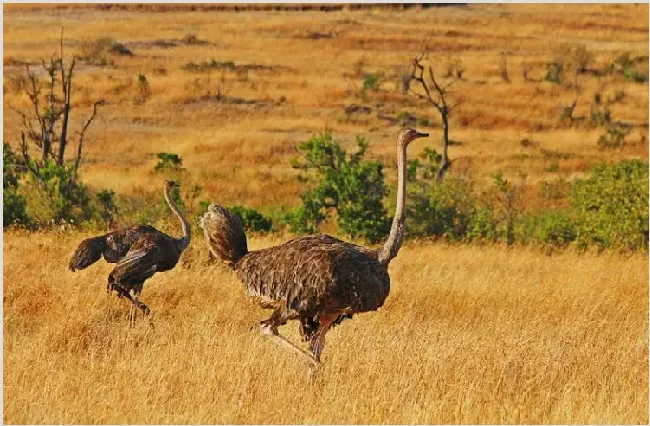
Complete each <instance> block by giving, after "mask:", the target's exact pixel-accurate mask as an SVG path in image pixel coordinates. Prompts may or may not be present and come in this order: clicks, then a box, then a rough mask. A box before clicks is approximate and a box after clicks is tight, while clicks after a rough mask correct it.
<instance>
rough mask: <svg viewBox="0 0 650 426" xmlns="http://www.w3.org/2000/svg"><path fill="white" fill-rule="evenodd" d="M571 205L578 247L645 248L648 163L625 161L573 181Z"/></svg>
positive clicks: (601, 167) (602, 167)
mask: <svg viewBox="0 0 650 426" xmlns="http://www.w3.org/2000/svg"><path fill="white" fill-rule="evenodd" d="M571 204H572V206H573V209H574V211H575V213H576V215H577V219H578V225H577V235H576V240H577V242H578V244H579V245H580V246H583V247H584V246H587V245H591V244H595V245H597V246H599V247H600V248H610V247H627V248H631V249H638V248H644V249H647V247H648V164H647V163H645V162H642V161H640V160H626V161H623V162H621V163H619V164H607V165H601V166H598V167H596V169H595V170H594V172H593V174H592V175H591V176H590V177H589V178H588V179H584V180H577V181H576V182H574V185H573V189H572V194H571Z"/></svg>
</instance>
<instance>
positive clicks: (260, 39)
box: [3, 4, 649, 424]
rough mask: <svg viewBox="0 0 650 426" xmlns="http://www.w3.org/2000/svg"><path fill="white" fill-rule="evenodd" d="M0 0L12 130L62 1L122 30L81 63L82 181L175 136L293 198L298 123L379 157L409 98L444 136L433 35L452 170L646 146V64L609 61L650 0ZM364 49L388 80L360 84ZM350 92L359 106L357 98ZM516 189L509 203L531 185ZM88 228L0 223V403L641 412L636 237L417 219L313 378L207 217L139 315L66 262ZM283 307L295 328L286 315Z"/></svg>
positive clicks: (253, 195)
mask: <svg viewBox="0 0 650 426" xmlns="http://www.w3.org/2000/svg"><path fill="white" fill-rule="evenodd" d="M3 9H4V22H3V25H4V34H3V36H4V40H3V48H4V57H3V69H4V80H3V89H4V97H3V105H4V107H5V108H4V114H3V139H4V141H6V142H9V143H11V144H12V145H14V146H17V143H18V141H19V134H20V130H21V125H20V121H19V117H18V116H17V115H16V114H15V113H13V112H12V111H11V110H10V108H9V107H18V108H21V107H23V108H24V107H25V106H26V105H27V104H26V99H25V95H24V93H22V90H21V86H20V85H21V79H20V76H21V75H22V74H23V73H24V64H25V63H31V64H34V67H37V66H38V64H39V63H40V60H41V58H48V57H49V56H50V55H52V54H55V53H57V52H58V51H59V50H58V49H59V36H60V30H61V26H64V27H65V28H64V44H65V49H66V55H72V54H73V53H75V54H80V55H84V54H88V51H89V49H90V47H89V46H92V44H93V43H94V42H95V41H96V40H97V39H100V38H112V39H113V40H114V41H115V42H119V43H123V44H124V45H125V46H126V47H127V48H128V49H130V50H131V51H132V55H131V56H119V55H113V56H111V57H110V59H111V61H112V62H113V63H112V64H110V65H105V66H100V65H97V64H92V63H91V61H89V60H79V63H78V68H77V74H76V80H75V84H76V85H77V86H76V87H77V91H76V92H75V95H74V97H73V101H74V102H73V107H74V110H73V124H74V128H75V129H76V128H77V126H78V124H79V122H80V120H81V119H82V118H85V117H87V115H88V113H89V111H90V105H91V104H92V102H93V101H94V100H97V99H100V98H103V99H105V100H106V104H105V105H104V106H103V107H102V108H101V112H100V116H99V118H98V120H97V121H96V122H94V123H93V126H92V127H91V129H90V131H89V133H88V135H87V140H86V141H87V145H86V148H87V149H86V151H85V152H86V155H85V157H84V161H83V165H82V168H81V180H82V181H83V182H84V183H85V184H87V185H88V186H89V187H90V188H91V189H92V190H93V191H100V190H102V189H112V190H115V191H116V192H117V193H118V194H124V195H128V196H131V197H138V196H139V194H143V193H150V192H156V193H159V192H160V190H161V188H160V186H161V185H160V184H161V181H162V179H163V177H162V176H161V175H160V174H156V173H154V172H153V168H154V165H155V163H156V159H155V153H157V152H162V151H165V152H172V153H176V154H179V155H181V156H182V158H183V167H185V168H186V171H185V172H183V174H182V175H181V176H180V179H181V181H182V184H183V188H189V187H190V185H194V184H198V185H200V186H201V187H202V192H201V194H200V199H206V200H211V201H217V202H219V203H221V204H224V205H230V204H242V205H246V206H249V207H254V208H259V209H260V210H262V211H264V212H267V211H268V210H269V209H273V208H290V207H293V206H296V205H297V204H298V203H299V201H300V199H299V194H300V193H301V191H302V190H303V189H304V186H303V184H302V183H301V182H300V181H299V180H298V179H296V177H297V174H298V171H296V170H295V169H293V168H292V167H291V159H292V158H293V157H294V156H295V150H294V145H295V144H297V143H300V142H302V141H305V140H306V139H307V138H309V137H310V136H311V135H313V134H317V133H319V132H322V131H326V130H329V131H331V132H332V133H333V135H334V137H335V138H336V139H339V140H341V141H342V142H343V145H344V146H345V147H346V148H351V147H353V146H354V140H355V137H356V135H362V136H364V137H366V138H367V139H368V140H369V142H370V146H369V157H371V158H374V159H379V160H381V161H382V162H383V163H384V165H385V167H386V170H385V174H386V177H387V179H388V180H389V181H391V183H393V182H394V179H395V177H396V172H395V165H394V161H395V157H394V156H395V153H394V151H395V141H394V138H395V135H396V133H397V130H398V128H399V123H398V122H399V117H404V116H405V115H406V114H407V113H408V114H411V115H413V116H415V117H416V120H415V121H416V126H417V128H418V129H419V130H422V131H428V132H430V133H431V134H432V137H431V138H429V139H428V140H427V141H422V140H420V141H418V142H414V143H413V145H412V146H411V148H410V154H411V155H415V154H417V153H418V152H419V151H420V150H421V149H422V148H423V147H425V146H431V147H434V148H437V149H439V142H438V141H439V134H440V125H439V117H438V116H437V114H436V112H435V110H434V109H433V108H432V107H430V106H428V105H426V104H423V103H421V102H420V101H418V100H417V99H416V98H415V97H413V96H410V95H405V94H403V93H402V90H401V84H402V77H403V75H404V74H405V73H408V72H409V63H410V61H411V59H412V58H413V57H414V56H416V55H418V54H419V53H420V52H421V51H422V49H423V48H424V47H425V46H428V48H429V49H430V50H431V51H432V52H433V53H434V58H435V61H434V65H435V67H436V68H435V69H436V72H439V73H441V74H444V73H445V70H446V67H447V64H453V63H454V62H455V61H460V62H461V63H462V66H463V68H464V73H463V79H462V80H460V81H458V82H457V83H456V84H455V85H454V86H453V93H452V96H453V97H454V99H456V100H461V99H462V101H463V103H462V105H461V106H460V107H459V109H458V110H456V111H454V113H453V114H452V116H451V121H450V126H451V131H450V137H451V139H453V140H454V141H455V143H454V144H453V145H452V146H451V147H450V152H449V155H450V157H451V159H452V160H453V161H454V163H453V167H452V169H451V171H450V173H452V174H459V175H469V176H471V177H472V178H474V179H476V180H477V181H478V182H479V183H480V182H484V183H486V184H487V183H488V182H490V181H491V179H492V177H491V176H492V174H493V173H494V172H495V171H502V172H503V173H504V174H505V176H506V177H508V178H512V179H522V178H523V177H524V175H525V178H526V182H527V184H529V185H535V184H537V183H539V182H543V181H553V180H556V179H558V178H562V179H568V180H570V179H573V178H575V177H581V176H584V175H586V174H587V173H588V172H589V170H590V168H591V166H593V165H594V164H597V163H601V162H604V161H619V160H622V159H628V158H640V159H643V160H645V161H647V160H648V145H647V141H648V83H647V82H643V83H638V82H634V81H631V80H630V79H627V78H624V77H623V76H622V75H620V74H616V73H603V72H602V71H603V70H605V69H606V68H607V67H608V66H609V64H611V63H612V62H614V61H615V59H616V58H617V57H620V55H621V54H623V53H625V52H629V53H630V55H631V56H632V57H636V58H640V59H639V67H641V68H643V67H645V70H643V69H641V71H642V72H646V73H647V66H648V56H647V55H648V5H647V4H639V5H631V4H627V5H622V4H609V5H607V4H596V5H578V4H574V5H561V4H552V5H533V4H527V5H513V4H507V5H470V6H467V7H445V8H428V9H423V8H419V7H415V8H410V9H406V10H397V9H390V8H377V7H375V8H362V9H360V10H353V9H351V8H343V9H342V10H332V11H329V12H324V11H318V10H306V11H300V12H298V11H288V10H242V11H238V12H236V11H234V10H231V9H228V7H225V6H224V7H213V8H212V9H211V7H210V6H200V7H197V8H195V9H196V10H191V9H190V6H189V5H149V6H146V7H141V6H138V5H121V6H114V7H108V6H106V5H71V6H66V5H37V4H32V5H29V4H28V5H4V6H3ZM223 9H227V10H223ZM582 45H583V46H584V47H585V48H586V49H587V51H588V52H590V53H591V54H592V61H591V63H590V65H589V71H588V72H586V73H584V74H581V75H580V76H579V81H578V83H579V87H580V90H579V91H578V93H579V94H578V97H577V106H576V109H575V111H574V117H575V118H576V119H575V120H574V122H572V123H567V122H566V121H562V120H560V119H559V116H560V111H561V109H562V107H563V106H567V105H570V104H571V102H573V100H574V99H576V91H575V87H572V86H571V85H570V84H569V83H565V84H562V85H557V84H553V83H550V82H548V81H544V76H545V73H546V71H547V64H548V63H549V62H551V61H553V60H555V59H556V58H558V57H562V53H561V51H562V46H573V47H575V46H582ZM502 53H506V54H507V57H508V73H509V80H510V81H509V82H506V81H504V79H503V78H502V76H501V71H500V68H499V63H500V59H501V54H502ZM644 58H645V59H644ZM213 59H214V61H215V62H214V63H221V64H227V63H229V62H232V65H221V69H217V68H218V66H213V65H210V64H212V63H213V62H212V60H213ZM564 59H566V58H564ZM190 64H194V65H192V66H194V67H196V66H198V67H200V66H201V64H204V67H207V68H211V69H209V70H207V71H201V72H196V71H187V70H186V69H187V68H188V66H190ZM192 66H190V68H191V67H192ZM522 69H529V72H528V75H527V78H524V76H523V72H522ZM599 73H601V74H602V75H597V74H599ZM369 74H373V75H377V76H378V83H377V85H376V87H375V88H374V89H372V90H367V91H366V93H365V94H363V93H362V92H363V90H362V89H363V86H364V80H366V78H367V76H368V75H369ZM140 75H144V76H145V77H146V80H147V82H148V85H149V91H150V93H149V95H148V97H147V99H146V100H145V101H144V102H143V101H142V99H141V98H142V91H141V87H140V86H139V83H138V81H139V78H140V77H139V76H140ZM597 93H600V94H601V97H602V99H610V100H611V102H610V104H609V106H610V109H611V115H612V117H613V119H614V120H615V121H616V122H620V123H623V124H624V125H626V126H628V127H629V129H631V131H630V134H629V135H628V137H627V139H626V143H625V145H624V146H623V147H621V148H618V149H616V150H613V151H610V150H607V151H603V150H601V149H599V147H598V145H597V141H598V138H599V136H600V135H602V134H603V133H604V129H603V127H600V126H598V125H594V124H593V123H590V120H589V115H590V111H591V108H593V106H594V105H593V103H594V96H595V95H596V94H597ZM354 105H357V106H364V107H367V108H369V109H370V112H369V113H359V112H347V113H346V107H350V106H354ZM348 111H350V110H348ZM525 139H527V140H528V141H529V142H528V143H523V142H522V141H523V140H525ZM69 157H70V158H72V154H71V155H70V156H69ZM529 193H530V194H533V195H531V196H530V199H524V200H523V203H528V204H534V203H535V202H536V201H535V195H534V194H535V191H529V192H527V193H526V194H529ZM408 220H409V219H408V218H407V225H406V226H407V227H408ZM171 223H175V222H173V219H172V222H171ZM163 225H164V226H166V228H164V229H163V230H164V231H166V232H169V233H171V234H173V235H178V234H179V230H178V229H177V227H176V226H175V225H174V227H173V228H170V227H169V224H163ZM97 233H99V231H97V232H94V233H92V232H90V231H78V230H77V231H65V232H64V231H60V230H49V231H45V230H41V231H38V232H32V233H28V232H24V231H18V230H9V231H5V232H3V237H4V241H3V255H4V262H3V291H4V294H3V296H4V297H3V315H4V317H3V361H4V363H3V391H4V392H3V393H4V400H3V408H4V410H3V421H4V422H5V423H11V424H16V423H202V424H203V423H205V424H209V423H330V424H337V423H391V424H404V423H556V424H559V423H614V424H615V423H638V424H646V423H648V420H649V419H648V258H647V253H643V252H640V253H636V254H630V253H627V254H622V253H609V252H605V253H601V254H595V253H592V252H589V251H588V252H585V253H578V252H574V251H570V250H567V251H564V252H557V253H553V254H552V255H551V256H548V255H545V254H544V253H542V252H541V251H540V250H539V249H535V248H526V247H514V248H510V249H507V248H505V247H502V246H499V245H486V246H484V245H445V244H441V243H433V242H418V241H409V242H407V244H406V245H405V247H404V248H403V249H402V251H401V252H400V254H399V256H398V257H397V259H396V260H395V261H393V262H392V263H391V267H390V270H389V272H390V274H391V279H392V287H391V294H390V296H389V297H388V299H387V301H386V304H385V305H384V307H383V308H382V309H380V310H379V311H378V312H374V313H369V314H363V315H359V316H355V318H354V319H353V320H351V321H345V322H343V323H342V324H341V326H340V327H336V328H334V329H333V330H332V331H331V332H330V333H328V339H327V345H326V348H325V351H324V354H323V359H324V365H323V368H322V370H321V371H320V373H319V374H318V376H317V378H316V379H315V380H314V381H312V380H310V379H309V377H308V368H307V367H306V365H304V364H303V363H302V362H301V361H299V360H298V359H296V358H295V357H294V355H292V354H290V353H287V352H285V351H284V350H283V349H281V348H279V347H277V346H275V345H274V344H273V343H272V342H270V341H268V340H267V339H266V338H264V337H263V336H261V335H259V333H258V332H257V331H256V330H251V327H255V326H256V325H257V324H258V321H260V320H262V319H265V318H266V317H265V315H266V314H267V312H263V311H262V310H260V309H259V308H257V307H256V306H254V305H252V304H251V303H250V302H249V301H248V300H247V299H246V298H245V296H244V294H243V291H242V289H241V284H240V283H238V282H237V280H236V279H235V277H234V276H233V275H232V274H231V272H230V271H229V270H227V269H225V268H224V267H222V266H220V265H211V264H209V263H208V262H207V248H206V246H205V243H204V242H203V240H202V235H200V234H199V235H198V236H195V239H194V240H193V242H192V244H191V246H190V248H189V250H188V251H187V252H186V253H184V255H183V257H182V259H181V262H180V264H179V266H178V267H177V268H176V269H174V270H172V271H170V272H167V273H164V274H158V275H156V276H155V277H154V278H152V279H151V280H149V281H148V282H147V283H146V285H145V287H144V291H143V295H142V300H143V301H144V302H145V303H147V304H148V306H149V307H150V308H151V309H152V311H153V312H154V322H155V329H151V328H150V327H149V326H148V325H147V322H146V321H143V320H142V319H141V318H140V321H139V322H138V323H137V325H136V327H135V328H133V329H130V328H129V323H128V315H127V314H128V306H127V303H126V302H125V301H124V300H119V299H117V298H116V297H115V295H113V296H110V297H109V296H108V295H107V294H106V292H105V282H106V277H107V275H108V273H109V271H110V270H111V266H110V265H107V264H105V263H100V264H97V265H93V266H92V267H90V268H88V269H87V270H84V271H80V272H77V273H71V272H69V271H68V270H67V268H66V265H67V262H68V259H69V257H70V255H71V254H72V252H73V251H74V249H75V247H76V245H77V244H78V243H79V242H80V241H81V240H82V239H83V238H86V237H88V236H90V235H94V234H97ZM289 237H290V236H289V235H285V234H273V235H270V236H266V237H253V238H252V239H251V240H250V241H249V246H250V247H251V248H253V249H256V248H261V247H266V246H270V245H272V244H277V243H280V242H283V241H285V240H286V239H288V238H289ZM284 329H286V330H285V332H286V333H287V335H288V336H289V337H290V338H292V339H294V340H297V338H298V333H297V329H296V325H295V324H290V325H289V326H287V327H284Z"/></svg>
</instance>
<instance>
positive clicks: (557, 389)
mask: <svg viewBox="0 0 650 426" xmlns="http://www.w3.org/2000/svg"><path fill="white" fill-rule="evenodd" d="M87 236H89V234H86V233H76V232H75V233H61V232H54V231H52V232H42V233H36V234H25V233H20V232H9V233H5V239H4V251H3V253H4V301H3V307H4V354H3V355H4V372H3V373H4V376H3V378H4V417H3V420H4V422H5V423H330V424H332V423H393V424H395V423H647V422H648V410H647V408H648V405H647V402H648V334H647V329H648V288H647V282H648V260H647V257H646V256H645V255H632V256H623V255H617V254H602V255H595V254H591V253H583V254H576V253H573V252H565V253H564V254H559V255H553V256H550V257H549V256H545V255H543V254H541V253H540V252H539V251H536V250H528V249H523V248H515V249H512V250H507V249H504V248H502V247H498V246H484V247H478V246H446V245H434V244H419V243H415V242H413V243H410V244H408V245H407V246H406V247H405V248H404V249H403V250H402V251H401V252H400V254H399V256H398V258H397V259H396V260H395V261H394V263H392V264H391V267H390V273H391V277H392V288H391V294H390V296H389V298H388V299H387V302H386V304H385V306H384V307H383V308H382V309H380V310H379V311H378V312H374V313H368V314H363V315H358V316H356V317H355V318H354V319H353V320H350V321H344V322H343V323H342V324H341V325H340V326H339V327H336V328H334V329H333V330H332V331H331V332H330V333H328V337H327V345H326V348H325V352H324V358H323V359H324V366H323V368H322V370H321V371H320V374H319V375H318V376H317V378H316V380H315V381H313V382H312V381H311V380H310V379H309V378H308V368H307V366H306V365H305V364H303V362H302V361H299V360H298V359H297V358H295V357H294V355H293V354H291V353H288V352H285V351H284V350H283V349H282V348H279V347H277V346H276V345H274V344H273V343H272V342H271V341H269V340H266V338H264V337H263V336H261V335H259V334H258V333H257V331H256V329H255V328H256V324H257V323H258V321H260V320H261V319H264V318H265V315H267V314H268V312H263V311H262V310H261V309H259V308H258V307H256V306H254V305H253V304H251V303H250V302H249V301H248V300H247V299H246V298H245V296H244V295H243V292H242V289H241V286H240V284H239V283H238V282H237V280H236V279H235V278H234V277H233V276H232V274H231V273H230V271H229V270H227V269H225V268H223V267H220V266H218V265H213V266H210V265H208V264H207V262H206V258H207V251H206V249H205V247H204V245H203V241H201V240H200V239H199V238H197V239H196V240H195V241H194V242H193V243H192V245H191V246H190V250H189V251H188V252H187V253H185V254H184V255H183V260H182V264H179V266H178V267H177V268H176V269H174V270H172V271H170V272H167V273H163V274H158V275H156V276H155V277H154V278H152V279H151V280H150V281H148V282H147V284H146V285H145V288H144V292H143V295H142V300H143V301H145V302H146V303H147V304H148V305H149V307H150V308H151V309H152V311H153V312H154V323H155V329H151V328H150V327H149V326H148V325H147V322H146V321H143V320H142V318H141V317H140V318H139V321H138V323H137V324H136V327H135V328H133V329H130V328H129V325H128V319H127V312H128V306H127V302H125V301H124V300H118V299H117V298H116V297H115V296H114V295H113V296H112V297H109V296H107V295H106V293H105V286H104V284H105V280H106V276H107V274H108V272H109V271H110V269H111V266H110V265H107V264H104V263H100V264H97V265H93V266H92V267H90V268H89V269H87V270H85V271H81V272H76V273H71V272H68V271H67V270H66V262H67V260H68V257H69V255H70V254H71V252H72V251H73V250H74V248H75V246H76V244H77V243H78V242H79V241H80V240H81V239H82V238H84V237H87ZM278 242H279V241H277V240H275V239H272V238H271V237H268V238H265V239H253V240H252V241H251V246H252V248H260V247H264V246H268V245H271V244H276V243H278ZM251 327H252V328H253V330H251ZM296 328H297V327H296V325H295V324H293V323H290V324H289V325H287V326H285V327H283V329H282V331H283V332H285V333H287V335H288V336H289V337H290V338H292V339H295V340H296V341H297V337H298V336H297V330H296Z"/></svg>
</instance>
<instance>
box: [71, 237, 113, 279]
mask: <svg viewBox="0 0 650 426" xmlns="http://www.w3.org/2000/svg"><path fill="white" fill-rule="evenodd" d="M105 249H106V238H105V237H104V236H103V235H102V236H100V237H94V238H86V239H85V240H83V241H82V242H81V244H79V247H77V250H75V252H74V254H73V255H72V259H70V263H69V264H68V269H70V270H71V271H72V272H74V271H75V270H77V269H85V268H87V267H88V266H90V265H92V264H93V263H95V262H97V261H98V260H99V259H100V258H101V257H102V253H103V252H104V250H105Z"/></svg>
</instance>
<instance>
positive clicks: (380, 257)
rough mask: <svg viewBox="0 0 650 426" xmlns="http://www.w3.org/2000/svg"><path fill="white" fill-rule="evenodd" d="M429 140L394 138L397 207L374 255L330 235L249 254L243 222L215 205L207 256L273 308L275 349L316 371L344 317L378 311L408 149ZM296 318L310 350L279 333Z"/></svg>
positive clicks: (396, 232)
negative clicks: (298, 357) (331, 334)
mask: <svg viewBox="0 0 650 426" xmlns="http://www.w3.org/2000/svg"><path fill="white" fill-rule="evenodd" d="M427 136H429V135H428V134H426V133H419V132H417V131H415V130H413V129H403V130H401V131H400V132H399V135H398V139H397V170H398V184H397V208H396V211H395V217H394V219H393V224H392V227H391V230H390V235H389V237H388V240H387V241H386V243H385V244H384V245H383V247H381V248H380V249H377V250H371V249H367V248H364V247H361V246H357V245H354V244H350V243H347V242H345V241H341V240H339V239H336V238H334V237H331V236H329V235H310V236H306V237H299V238H295V239H292V240H290V241H288V242H286V243H284V244H281V245H278V246H274V247H269V248H266V249H263V250H256V251H251V252H249V251H248V247H247V244H246V235H245V234H244V230H243V226H242V223H241V221H240V220H239V218H238V217H237V216H236V215H234V214H233V213H231V212H230V211H228V210H226V209H225V208H223V207H221V206H218V205H211V206H210V207H209V209H208V211H207V213H206V214H205V215H204V216H203V218H202V220H201V224H200V226H201V227H202V228H203V230H204V233H205V237H206V239H207V242H208V246H209V248H210V251H211V252H212V253H213V254H214V255H215V256H217V257H219V258H221V259H223V260H225V261H227V262H229V264H230V266H231V267H232V268H233V269H234V270H235V272H236V274H237V276H238V277H239V278H240V279H241V280H242V281H243V283H244V285H245V286H246V292H247V294H248V295H249V296H251V297H253V298H254V299H256V300H257V301H258V303H259V304H260V305H261V307H262V308H265V309H273V310H274V311H273V314H272V315H271V317H270V318H269V319H267V320H265V321H262V322H261V331H262V333H263V334H266V335H268V336H270V337H271V338H272V339H274V340H275V341H276V343H278V344H280V345H282V346H284V347H286V348H288V349H291V350H292V351H294V352H296V353H297V354H299V355H301V356H304V357H306V359H307V361H308V362H310V363H311V364H312V366H315V365H317V364H318V363H319V362H320V356H321V353H322V351H323V347H324V345H325V333H327V331H328V330H329V329H330V327H332V326H333V325H335V324H338V323H340V322H341V321H342V320H343V319H344V318H347V317H352V315H353V314H357V313H361V312H368V311H374V310H376V309H378V308H379V307H381V306H382V305H383V303H384V300H385V299H386V297H387V296H388V292H389V290H390V277H389V276H388V264H389V263H390V261H391V260H392V259H393V258H394V257H395V256H397V252H398V251H399V249H400V247H401V245H402V239H403V235H404V219H405V212H404V202H405V192H406V148H407V146H408V144H409V143H410V142H411V141H413V140H415V139H417V138H422V137H427ZM293 319H299V320H300V323H301V326H300V333H301V335H302V337H303V339H304V340H306V341H309V344H310V349H311V353H308V352H305V351H303V350H302V349H300V348H298V347H297V346H295V345H294V344H293V343H291V342H290V341H289V340H287V339H286V338H285V337H283V336H282V335H280V334H279V332H278V327H279V326H281V325H284V324H285V323H286V322H287V321H288V320H293Z"/></svg>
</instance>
